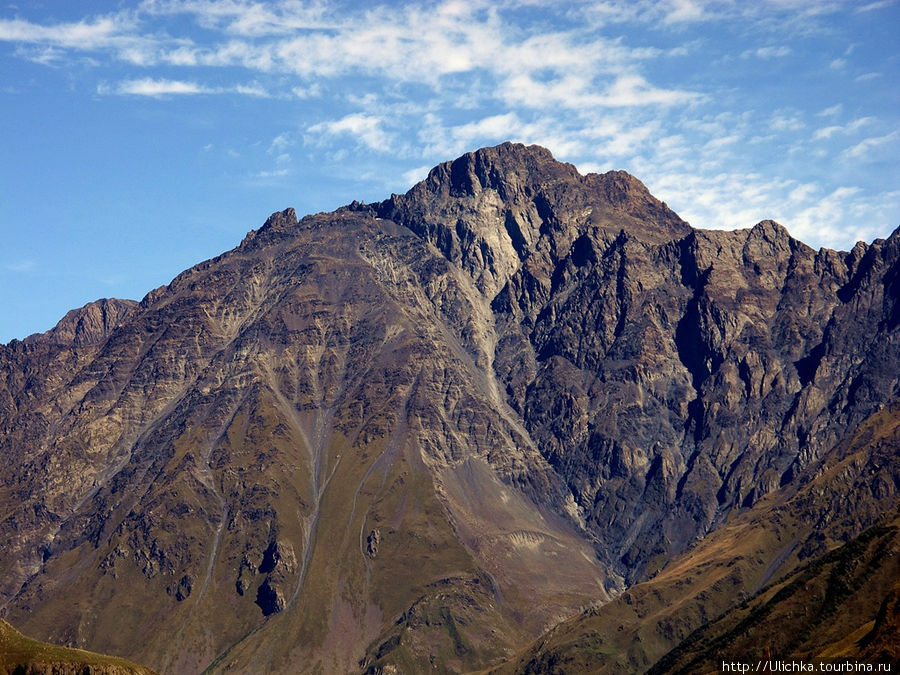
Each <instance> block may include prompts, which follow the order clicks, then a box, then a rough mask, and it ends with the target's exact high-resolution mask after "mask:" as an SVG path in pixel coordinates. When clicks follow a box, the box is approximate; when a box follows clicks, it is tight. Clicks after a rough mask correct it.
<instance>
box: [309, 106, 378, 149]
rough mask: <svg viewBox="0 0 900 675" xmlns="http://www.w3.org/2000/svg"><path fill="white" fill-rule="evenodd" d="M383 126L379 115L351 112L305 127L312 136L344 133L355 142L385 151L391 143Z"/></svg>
mask: <svg viewBox="0 0 900 675" xmlns="http://www.w3.org/2000/svg"><path fill="white" fill-rule="evenodd" d="M383 126H384V120H382V119H381V118H380V117H376V116H374V115H368V114H365V113H353V114H350V115H346V116H345V117H342V118H341V119H339V120H335V121H331V122H320V123H318V124H313V125H312V126H310V127H308V128H307V131H308V132H309V134H312V135H313V137H315V136H326V137H327V136H340V135H345V134H346V135H349V136H351V137H354V138H355V139H356V140H357V142H359V143H361V144H362V145H364V146H366V147H368V148H370V149H372V150H376V151H379V152H387V151H388V150H390V149H391V147H392V143H391V139H390V137H389V135H388V134H387V133H386V132H385V131H384V129H383ZM318 140H321V139H318Z"/></svg>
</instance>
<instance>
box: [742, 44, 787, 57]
mask: <svg viewBox="0 0 900 675" xmlns="http://www.w3.org/2000/svg"><path fill="white" fill-rule="evenodd" d="M790 54H791V48H790V47H787V46H785V45H782V46H780V47H759V48H757V49H748V50H746V51H744V52H743V53H742V54H741V56H742V57H743V58H749V57H751V56H755V57H757V58H760V59H777V58H782V57H784V56H789V55H790Z"/></svg>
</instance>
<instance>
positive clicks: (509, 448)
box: [0, 210, 614, 672]
mask: <svg viewBox="0 0 900 675" xmlns="http://www.w3.org/2000/svg"><path fill="white" fill-rule="evenodd" d="M468 291H469V285H468V281H467V279H466V278H465V277H464V276H462V275H460V274H459V272H458V271H457V270H456V269H455V268H453V267H452V266H451V265H450V264H449V263H448V262H447V261H446V260H445V259H444V258H443V257H442V256H440V255H439V254H438V253H437V252H436V251H434V250H433V249H429V248H428V247H427V246H424V245H423V242H422V240H421V239H419V238H418V237H416V236H415V235H414V234H412V233H411V232H409V231H408V230H405V229H402V228H399V227H398V226H396V225H393V224H392V223H390V222H387V221H378V220H376V219H375V218H374V217H372V216H369V215H363V214H359V213H356V212H354V211H349V210H348V211H344V212H340V213H337V214H327V215H322V216H317V217H311V218H308V219H305V220H304V221H303V222H302V223H298V222H297V221H296V219H295V217H294V214H293V212H291V211H287V212H284V213H281V214H276V216H274V217H273V218H271V219H270V220H269V221H268V222H267V224H266V225H265V226H264V227H263V228H262V229H261V230H260V231H259V232H258V233H254V234H253V235H252V236H250V237H248V239H247V240H246V241H245V242H244V244H243V245H242V246H241V247H240V248H239V249H237V250H235V251H233V252H231V253H229V254H227V255H225V256H223V257H221V258H219V259H217V260H215V261H210V262H208V263H204V264H202V265H199V266H198V267H196V268H194V269H192V270H189V271H188V272H186V273H184V274H183V275H181V276H180V277H178V278H177V279H176V280H175V281H174V282H173V283H172V284H171V285H169V286H168V287H167V288H164V289H160V290H158V291H155V292H153V293H151V294H150V295H148V297H147V298H145V299H144V301H143V302H142V303H141V306H140V307H139V308H137V309H134V310H133V311H132V314H131V315H130V316H129V319H128V321H127V322H125V323H124V324H122V325H120V326H119V327H118V329H117V330H115V331H113V333H112V334H111V335H110V336H109V338H108V339H107V340H106V342H105V343H103V344H102V345H101V346H99V347H94V348H92V350H91V351H90V353H88V354H86V355H84V357H82V358H81V360H77V359H76V358H75V357H74V356H73V357H71V359H72V361H71V362H72V363H73V364H74V367H69V368H66V369H63V370H61V371H59V372H57V371H55V370H53V369H50V368H48V364H47V361H46V360H43V359H45V352H43V351H39V350H38V348H37V347H36V346H35V345H36V344H37V343H43V341H42V340H39V339H34V340H31V341H28V342H26V343H18V344H14V345H11V346H8V347H7V348H6V350H5V354H4V355H5V356H6V357H7V358H9V359H10V360H11V361H13V362H14V364H15V365H19V364H23V365H22V366H20V369H21V370H23V371H25V370H27V369H28V368H35V369H36V370H50V371H52V372H53V377H54V380H53V381H52V382H51V383H41V384H40V386H38V385H31V384H30V381H29V380H28V379H21V378H20V379H18V380H16V381H14V382H13V383H12V384H13V385H14V387H15V386H18V388H17V389H16V388H14V387H9V386H8V388H7V392H8V396H9V398H10V399H11V400H12V406H13V414H12V415H9V416H8V417H6V418H5V420H4V421H5V422H6V423H7V424H8V425H9V426H8V427H7V428H8V431H7V432H6V433H4V436H3V441H2V442H3V444H4V447H3V450H4V453H5V456H6V457H8V458H9V459H10V461H9V467H8V468H7V470H6V472H5V476H4V486H5V488H4V489H5V494H4V499H3V503H4V505H5V507H6V509H7V512H6V513H7V515H6V518H5V520H4V529H3V536H4V541H3V546H4V550H6V551H8V552H10V555H8V556H6V557H4V559H3V561H0V564H2V565H3V566H4V576H3V578H4V584H5V585H4V588H3V590H4V593H5V594H6V596H7V598H8V600H7V604H6V610H5V611H6V612H7V615H8V616H10V617H12V618H14V619H15V620H16V621H17V623H18V624H19V625H22V626H23V627H24V628H25V629H27V630H29V631H33V632H36V633H38V634H41V635H43V636H46V637H48V638H50V637H52V638H54V639H55V640H57V641H60V642H63V643H67V644H76V645H90V646H91V647H92V648H95V649H100V650H103V651H107V652H111V653H117V654H128V655H130V656H132V657H134V658H138V659H140V660H143V661H144V662H147V663H150V664H151V665H152V666H153V667H155V668H158V669H160V670H163V671H168V672H198V671H200V670H203V669H204V668H206V667H207V666H208V665H209V664H210V663H213V662H214V661H215V662H217V663H218V664H220V665H221V667H222V668H234V667H244V668H248V669H249V668H251V664H252V667H253V668H260V667H265V668H266V669H269V670H274V671H278V670H284V671H290V670H293V669H294V668H295V667H296V664H297V663H304V664H309V667H310V668H313V667H321V668H324V669H325V670H328V671H334V670H346V669H351V668H354V667H358V665H359V663H360V662H361V661H365V660H366V658H367V656H366V653H367V648H368V647H369V646H370V645H371V646H372V650H373V654H372V656H371V659H376V660H377V659H378V658H382V659H383V658H384V657H385V656H386V655H387V653H388V652H391V658H393V659H407V660H412V661H413V662H416V663H422V662H427V661H428V660H429V659H430V658H432V656H435V655H436V656H437V657H439V658H440V659H441V661H442V663H445V664H446V667H448V668H451V669H459V668H462V667H467V666H468V665H469V664H480V663H483V662H484V661H485V660H487V661H490V660H491V659H496V658H498V657H501V656H503V655H504V654H506V653H507V651H506V650H507V649H509V648H510V646H511V645H514V644H517V643H518V642H519V641H521V639H522V638H523V636H527V635H529V634H534V633H536V632H538V631H540V630H543V629H545V628H546V627H547V626H548V625H549V624H550V623H551V622H552V621H554V620H555V619H557V618H558V617H560V616H563V615H565V614H567V613H570V612H571V611H572V610H573V609H575V608H577V607H579V606H581V605H584V604H587V603H589V602H592V601H594V600H595V599H596V598H597V597H600V598H602V597H605V586H606V585H614V581H613V580H611V579H610V578H609V575H608V574H607V573H606V571H605V570H604V568H603V566H602V565H600V564H599V563H598V562H597V561H596V559H595V557H594V556H593V553H592V550H591V546H590V544H589V542H586V541H584V540H583V538H582V535H581V534H580V533H579V531H578V530H577V527H576V526H575V525H574V524H573V523H572V522H571V521H570V520H567V518H566V517H565V510H564V506H565V504H564V501H565V497H564V495H565V490H564V486H563V485H562V484H561V482H560V481H559V479H558V478H556V476H555V474H554V473H553V471H552V469H550V467H549V466H548V465H547V464H546V462H545V461H544V460H543V458H542V456H541V455H540V454H539V453H538V452H537V451H536V449H535V448H534V446H533V444H532V442H531V441H530V439H529V438H528V436H527V432H525V431H524V430H523V429H522V427H521V424H520V423H519V422H518V421H517V420H516V419H515V417H514V416H513V415H512V413H511V412H510V411H509V410H508V409H507V408H506V407H505V405H504V404H503V402H502V401H501V400H500V399H498V397H497V396H496V386H495V385H494V383H493V381H492V378H491V377H490V374H489V373H486V372H485V371H483V370H481V369H479V368H478V367H477V366H476V364H475V360H476V359H477V358H482V357H480V356H479V354H478V353H475V354H473V353H471V352H470V351H467V350H466V349H465V348H464V347H463V346H462V345H461V344H460V343H459V339H458V337H457V331H458V330H459V328H460V327H459V326H456V325H453V326H450V325H448V323H447V320H448V319H447V318H446V317H445V316H444V315H443V314H442V313H441V312H440V311H439V309H438V308H439V307H440V303H441V301H444V304H446V306H447V307H452V308H453V311H454V312H458V313H459V315H461V316H466V317H473V316H474V317H476V318H477V317H478V313H479V312H480V311H483V310H482V308H481V307H479V306H477V305H476V306H472V305H471V300H469V299H468V296H467V293H468ZM429 293H430V294H431V297H429V295H428V294H429ZM433 298H434V299H433ZM476 299H477V298H476ZM453 318H454V317H450V320H453ZM72 349H73V350H75V349H76V348H74V347H73V348H72ZM32 364H34V365H32ZM11 370H12V369H11ZM41 387H43V388H41ZM19 410H22V411H27V413H26V414H27V415H28V416H29V417H28V419H34V420H39V421H40V423H41V424H40V426H39V427H38V428H37V432H33V431H32V430H33V429H34V427H33V426H32V425H29V424H21V423H18V424H17V422H20V419H19V418H16V416H15V413H16V412H17V411H19ZM31 433H34V436H32V435H30V434H31ZM518 486H521V488H522V489H521V490H520V489H518ZM538 494H539V495H541V501H542V503H543V504H544V507H543V511H542V509H541V507H539V506H537V505H535V504H534V503H532V502H531V501H530V499H529V497H528V495H538ZM553 505H556V507H558V508H553ZM560 565H562V567H563V568H564V569H565V570H566V572H565V573H564V574H556V573H555V572H556V570H557V569H558V567H559V566H560ZM535 601H537V602H535ZM429 607H431V608H433V611H435V612H436V613H437V614H438V615H439V616H441V617H442V618H443V622H442V623H441V622H433V621H430V622H427V623H425V624H420V625H417V626H416V628H415V630H412V631H409V630H407V631H405V632H404V636H403V639H402V640H397V639H395V637H396V636H395V635H394V631H395V630H396V628H395V626H398V625H400V624H398V620H400V623H402V622H403V621H406V623H407V624H409V623H412V622H413V619H414V617H415V615H416V612H418V611H420V609H421V611H425V610H426V609H427V608H429ZM470 607H474V612H475V613H474V615H470V610H469V608H470ZM428 611H431V610H428ZM404 617H406V618H404ZM454 617H458V618H454ZM147 626H154V627H157V629H158V630H153V631H151V632H150V633H149V634H146V627H147ZM162 627H165V629H164V630H159V629H160V628H162ZM432 634H434V635H432ZM248 635H250V636H251V637H250V638H248V639H245V638H246V637H247V636H248ZM385 644H388V645H391V646H393V647H396V648H395V649H387V648H386V647H384V645H385ZM394 652H396V653H394ZM317 664H318V665H317Z"/></svg>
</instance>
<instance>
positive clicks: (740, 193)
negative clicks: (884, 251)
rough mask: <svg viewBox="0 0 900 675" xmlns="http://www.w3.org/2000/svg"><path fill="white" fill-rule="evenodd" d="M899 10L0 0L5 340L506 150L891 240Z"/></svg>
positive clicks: (871, 6)
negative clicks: (266, 227) (444, 167)
mask: <svg viewBox="0 0 900 675" xmlns="http://www.w3.org/2000/svg"><path fill="white" fill-rule="evenodd" d="M898 76H900V3H898V2H897V1H896V0H875V1H872V0H869V1H865V0H862V1H860V2H850V1H840V0H754V2H743V1H739V0H734V1H732V0H668V1H665V0H662V1H658V2H649V1H642V0H608V1H603V0H598V1H595V2H567V3H566V2H549V1H548V2H544V1H541V0H532V1H530V2H529V1H522V2H503V1H502V0H501V1H497V0H495V1H493V2H481V1H480V0H471V1H468V0H466V1H463V0H459V1H448V2H412V3H406V2H389V3H381V4H379V3H359V2H325V1H321V2H320V1H306V0H281V1H276V2H265V3H261V2H251V1H245V0H221V1H215V0H143V1H140V0H134V1H122V2H119V1H111V0H110V1H107V2H102V1H96V0H94V1H92V2H74V1H71V0H66V1H62V0H60V1H56V2H38V1H34V2H24V1H21V2H16V3H12V2H3V1H2V0H0V125H2V132H0V159H2V161H0V171H2V174H0V234H2V242H3V244H2V247H0V342H7V341H8V340H10V339H12V338H22V337H25V336H26V335H28V334H30V333H33V332H37V331H44V330H47V329H49V328H51V327H52V326H53V325H54V324H55V323H56V321H57V320H58V319H59V318H61V317H62V316H63V314H65V312H66V311H67V310H68V309H71V308H74V307H80V306H81V305H83V304H85V303H87V302H89V301H91V300H94V299H97V298H101V297H128V298H133V299H138V300H139V299H140V298H141V297H143V295H144V294H145V293H146V292H148V291H149V290H151V289H152V288H155V287H157V286H160V285H162V284H165V283H168V282H169V281H170V280H171V279H172V277H173V276H175V275H176V274H177V273H178V272H180V271H181V270H183V269H185V268H187V267H189V266H191V265H192V264H195V263H197V262H200V261H201V260H204V259H206V258H209V257H212V256H214V255H217V254H219V253H221V252H223V251H225V250H227V249H230V248H232V247H233V246H236V245H237V244H238V243H239V242H240V240H241V238H242V237H243V236H244V234H245V233H246V232H247V231H248V230H250V229H254V228H257V227H259V226H260V224H261V223H262V222H263V221H264V220H265V218H266V217H267V216H268V215H269V214H270V213H271V212H273V211H276V210H281V209H283V208H286V207H287V206H293V207H294V208H296V210H297V212H298V214H300V215H302V214H306V213H313V212H317V211H329V210H332V209H334V208H336V207H338V206H340V205H342V204H345V203H348V202H350V201H352V200H354V199H359V200H363V201H376V200H380V199H383V198H386V197H387V196H389V195H390V194H391V193H392V192H398V193H399V192H405V191H406V190H407V189H408V188H409V187H410V186H411V185H412V184H413V183H414V182H415V181H416V180H418V179H420V178H422V177H424V175H425V173H426V172H427V169H428V168H430V167H431V166H433V165H434V164H437V163H438V162H441V161H444V160H447V159H452V158H454V157H456V156H458V155H460V154H462V153H463V152H466V151H469V150H474V149H476V148H478V147H482V146H485V145H493V144H496V143H499V142H502V141H504V140H516V141H522V142H525V143H538V144H541V145H544V146H546V147H548V148H550V149H551V150H552V151H553V153H554V155H555V156H556V157H557V158H558V159H561V160H565V161H569V162H572V163H573V164H575V165H576V166H577V167H578V168H579V169H580V170H581V171H582V172H588V171H606V170H609V169H625V170H627V171H629V172H631V173H632V174H634V175H636V176H637V177H638V178H640V179H641V180H642V181H643V182H644V183H646V184H647V186H648V187H649V188H650V190H651V191H652V192H653V193H654V194H655V195H656V196H657V197H659V198H660V199H662V200H664V201H666V202H668V204H669V205H670V206H671V207H672V208H673V209H675V211H677V212H678V213H679V215H681V216H682V217H683V218H685V219H686V220H688V221H689V222H691V224H693V225H695V226H697V227H713V228H725V229H732V228H736V227H750V226H752V225H753V224H755V223H756V222H758V221H760V220H762V219H765V218H773V219H775V220H778V221H779V222H781V223H782V224H783V225H785V226H786V227H787V228H788V229H789V230H790V231H791V233H792V234H793V235H794V236H796V237H798V238H800V239H802V240H803V241H805V242H807V243H809V244H810V245H812V246H814V247H819V246H828V247H832V248H841V249H848V248H849V247H851V246H852V245H853V243H854V242H855V241H857V240H859V239H863V240H866V241H870V240H872V239H873V238H875V237H885V236H887V235H888V234H889V233H890V232H891V231H892V230H893V229H894V228H895V227H896V226H897V225H900V181H898V178H900V170H898V168H900V163H898V160H897V158H898V157H900V123H898V122H900V77H898Z"/></svg>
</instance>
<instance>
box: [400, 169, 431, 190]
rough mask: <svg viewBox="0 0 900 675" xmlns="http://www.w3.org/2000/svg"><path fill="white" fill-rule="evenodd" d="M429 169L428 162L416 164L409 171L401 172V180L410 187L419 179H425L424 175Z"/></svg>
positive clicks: (426, 174)
mask: <svg viewBox="0 0 900 675" xmlns="http://www.w3.org/2000/svg"><path fill="white" fill-rule="evenodd" d="M430 170H431V165H430V164H424V165H422V166H417V167H416V168H414V169H410V170H409V171H405V172H404V173H403V182H404V183H405V184H406V185H409V186H410V187H412V186H413V185H415V184H416V183H418V182H419V181H422V180H425V178H426V176H428V172H429V171H430Z"/></svg>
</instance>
